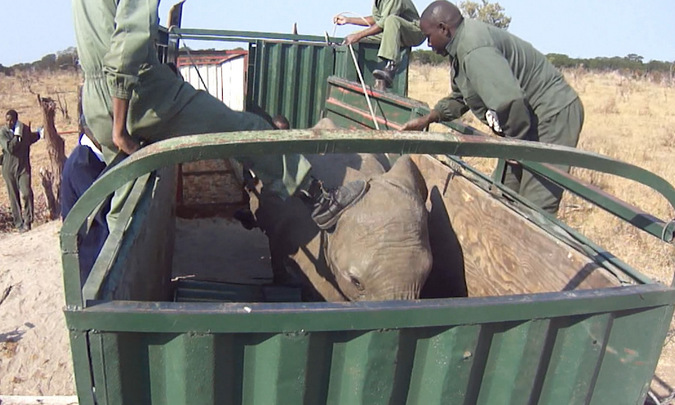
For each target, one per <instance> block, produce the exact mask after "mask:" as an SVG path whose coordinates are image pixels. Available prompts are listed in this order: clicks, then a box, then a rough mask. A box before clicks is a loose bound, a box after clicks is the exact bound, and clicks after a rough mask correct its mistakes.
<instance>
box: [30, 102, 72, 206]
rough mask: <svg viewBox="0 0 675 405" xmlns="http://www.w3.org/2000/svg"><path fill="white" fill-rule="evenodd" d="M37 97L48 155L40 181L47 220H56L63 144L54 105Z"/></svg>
mask: <svg viewBox="0 0 675 405" xmlns="http://www.w3.org/2000/svg"><path fill="white" fill-rule="evenodd" d="M37 97H38V103H39V104H40V107H42V118H43V122H44V140H45V141H46V142H47V153H48V154H49V168H46V169H45V168H41V169H40V180H41V182H42V187H43V188H44V193H45V197H46V198H47V206H48V208H49V218H50V219H57V218H58V217H59V216H60V214H61V198H60V193H59V189H60V188H61V172H62V171H63V164H64V163H65V161H66V153H65V142H64V140H63V138H62V137H61V136H60V135H59V133H58V131H57V130H56V125H55V123H54V114H55V111H56V103H55V102H54V100H53V99H51V98H49V97H45V98H42V97H40V95H39V94H38V96H37Z"/></svg>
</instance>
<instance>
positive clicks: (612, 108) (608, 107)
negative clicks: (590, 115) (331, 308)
mask: <svg viewBox="0 0 675 405" xmlns="http://www.w3.org/2000/svg"><path fill="white" fill-rule="evenodd" d="M596 111H597V112H599V113H601V114H618V113H619V108H618V107H617V105H616V99H615V98H610V99H609V100H607V101H606V102H605V104H603V105H602V106H600V107H599V108H597V109H596Z"/></svg>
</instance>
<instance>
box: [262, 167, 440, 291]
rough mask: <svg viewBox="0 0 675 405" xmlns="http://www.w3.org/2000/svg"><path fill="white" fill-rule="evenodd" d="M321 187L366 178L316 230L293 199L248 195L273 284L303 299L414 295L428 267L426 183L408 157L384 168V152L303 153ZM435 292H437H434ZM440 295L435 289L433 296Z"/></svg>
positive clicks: (299, 202) (305, 209) (301, 204)
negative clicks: (329, 223) (357, 195)
mask: <svg viewBox="0 0 675 405" xmlns="http://www.w3.org/2000/svg"><path fill="white" fill-rule="evenodd" d="M308 158H309V159H310V161H311V162H312V171H313V174H314V175H315V176H316V177H317V178H320V179H322V181H323V182H324V185H325V186H326V187H329V188H332V187H337V186H339V185H340V184H344V183H347V182H350V181H353V180H357V179H363V180H366V181H367V182H368V185H369V188H368V191H367V193H366V194H365V195H364V196H363V198H362V199H361V200H359V201H358V202H357V203H356V204H355V205H354V206H352V207H351V208H349V209H347V210H346V211H344V213H343V214H342V215H341V217H340V219H339V220H338V222H337V224H336V226H335V228H334V229H332V230H331V231H329V232H326V231H324V232H321V231H320V230H319V229H318V228H317V227H316V225H315V224H314V221H312V219H311V217H310V214H311V207H309V206H307V205H306V203H305V202H303V201H302V200H301V199H300V198H297V197H292V198H289V199H287V200H285V201H282V200H281V199H279V198H278V197H276V196H274V195H271V194H272V193H265V192H264V189H263V191H262V193H259V194H258V193H256V195H255V196H252V198H251V210H252V211H253V212H254V213H255V217H256V221H257V224H258V226H259V227H260V228H261V229H262V230H263V231H264V232H265V234H266V235H267V236H268V238H269V246H270V251H271V255H272V267H273V270H274V277H275V283H280V284H286V285H289V284H290V285H299V286H301V287H302V291H303V299H305V300H312V301H314V300H326V301H346V300H351V301H368V300H371V301H372V300H400V299H417V298H420V294H421V292H422V289H423V287H424V285H425V281H426V280H427V278H428V277H429V275H430V273H431V271H432V264H433V260H432V251H431V244H430V240H429V229H428V215H429V214H428V212H427V209H426V207H425V201H426V200H427V194H428V193H427V188H426V185H425V182H424V179H423V178H422V175H421V173H420V172H419V169H418V168H417V166H416V165H415V164H414V163H413V162H412V160H411V159H410V158H409V157H408V156H402V157H400V158H398V160H397V161H396V163H395V164H394V165H393V167H391V169H390V170H388V171H387V169H388V168H389V161H388V159H386V157H384V156H379V155H368V154H346V155H330V154H329V155H315V156H310V157H308ZM436 295H437V294H436ZM441 296H442V294H441Z"/></svg>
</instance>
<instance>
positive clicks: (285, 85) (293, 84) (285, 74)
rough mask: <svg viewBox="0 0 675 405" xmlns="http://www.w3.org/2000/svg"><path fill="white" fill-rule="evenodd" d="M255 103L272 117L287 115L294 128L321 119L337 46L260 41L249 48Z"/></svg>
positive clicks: (253, 99)
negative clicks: (327, 83) (251, 60)
mask: <svg viewBox="0 0 675 405" xmlns="http://www.w3.org/2000/svg"><path fill="white" fill-rule="evenodd" d="M249 54H250V55H251V58H255V59H254V60H255V61H254V64H253V66H252V69H253V72H252V74H250V77H253V82H252V84H251V85H250V86H249V88H250V89H251V90H252V91H251V95H250V97H251V102H252V103H253V104H256V105H258V106H259V107H261V108H262V109H263V110H265V111H266V112H267V113H268V114H270V115H271V116H274V115H277V114H283V115H284V116H285V117H286V118H287V119H288V121H289V122H290V123H291V127H292V128H309V127H311V126H313V125H314V124H316V122H317V121H318V120H319V119H320V118H321V109H322V107H323V102H324V99H325V93H326V79H327V78H328V76H330V75H331V74H332V73H333V66H334V60H335V55H334V53H333V48H331V47H329V46H325V45H322V44H309V43H303V42H297V43H294V42H271V41H257V42H256V43H255V44H254V45H252V46H251V48H250V49H249Z"/></svg>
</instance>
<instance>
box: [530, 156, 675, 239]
mask: <svg viewBox="0 0 675 405" xmlns="http://www.w3.org/2000/svg"><path fill="white" fill-rule="evenodd" d="M521 164H522V165H523V168H526V169H528V170H530V171H533V172H535V173H537V174H540V175H542V176H544V177H546V178H548V179H550V180H552V181H553V182H554V183H556V184H558V185H559V186H561V187H563V188H565V189H567V190H569V191H570V192H572V193H574V194H576V195H578V196H579V197H581V198H583V199H584V200H586V201H589V202H592V203H593V204H595V205H597V206H598V207H600V208H602V209H603V210H605V211H607V212H609V213H610V214H613V215H614V216H616V217H619V218H621V219H623V220H624V221H626V222H628V223H630V224H631V225H633V226H635V227H636V228H639V229H641V230H643V231H645V232H647V233H649V234H651V235H653V236H656V237H657V238H659V239H662V238H663V239H664V242H673V237H674V235H675V224H672V223H666V222H665V221H662V220H661V219H659V218H656V217H654V216H653V215H650V214H648V213H646V212H644V211H642V210H641V209H639V208H637V207H634V206H632V205H630V204H628V203H626V202H625V201H621V200H619V199H618V198H616V197H614V196H613V195H610V194H608V193H606V192H604V191H603V190H601V189H600V188H598V187H595V186H594V185H592V184H589V183H586V182H584V181H582V180H580V179H577V178H575V177H573V176H571V175H569V174H568V173H565V172H563V171H562V170H559V169H557V168H555V167H553V166H549V165H546V164H541V163H536V162H527V161H523V162H521ZM669 225H671V227H672V228H669ZM664 236H665V238H664Z"/></svg>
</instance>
